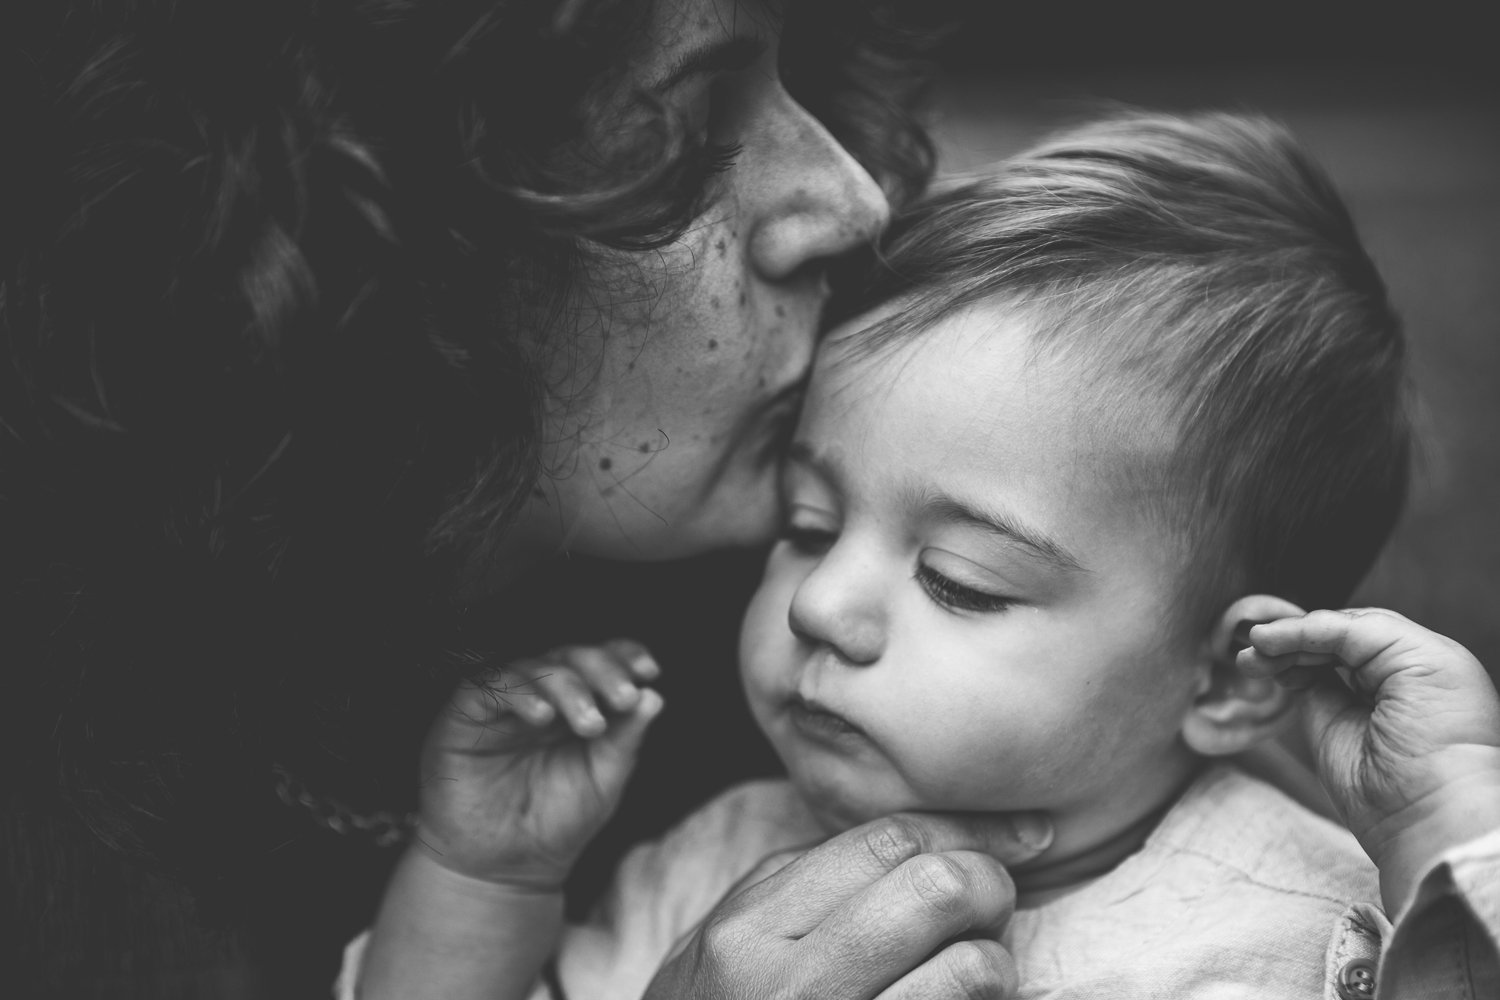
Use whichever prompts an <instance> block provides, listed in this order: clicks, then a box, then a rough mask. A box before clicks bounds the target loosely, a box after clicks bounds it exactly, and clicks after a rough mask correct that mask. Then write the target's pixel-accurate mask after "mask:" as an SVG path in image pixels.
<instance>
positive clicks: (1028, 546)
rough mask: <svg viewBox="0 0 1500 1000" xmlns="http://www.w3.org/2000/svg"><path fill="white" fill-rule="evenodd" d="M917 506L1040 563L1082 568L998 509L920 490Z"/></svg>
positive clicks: (1059, 547) (1042, 536)
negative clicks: (989, 536)
mask: <svg viewBox="0 0 1500 1000" xmlns="http://www.w3.org/2000/svg"><path fill="white" fill-rule="evenodd" d="M916 500H917V504H916V505H917V506H919V507H920V508H921V509H922V511H923V512H924V513H926V514H927V515H928V516H930V517H935V518H937V519H939V520H943V521H949V522H955V523H958V524H965V525H972V526H973V527H976V528H981V529H983V530H985V531H988V532H990V533H991V534H995V535H1000V536H1001V537H1003V538H1005V539H1006V540H1007V541H1009V542H1012V543H1013V544H1015V545H1019V546H1020V547H1021V548H1022V549H1024V550H1025V551H1026V552H1028V553H1029V554H1031V555H1033V556H1036V557H1037V558H1038V559H1041V560H1042V561H1043V562H1047V563H1051V564H1052V565H1053V566H1055V567H1057V568H1058V569H1061V570H1068V571H1078V570H1082V569H1083V563H1081V562H1079V561H1078V559H1077V558H1076V557H1075V556H1074V555H1073V554H1072V553H1071V552H1069V551H1068V550H1067V549H1065V548H1063V547H1062V545H1061V543H1059V542H1057V541H1056V540H1055V539H1053V538H1050V537H1049V536H1048V535H1046V534H1045V533H1044V532H1041V531H1037V530H1036V529H1034V528H1028V527H1027V526H1026V525H1024V524H1022V523H1021V522H1019V521H1017V520H1016V519H1015V518H1013V517H1010V516H1008V515H1006V514H1005V513H1003V512H1001V511H998V510H986V509H983V508H981V507H977V506H975V505H973V504H970V503H967V502H965V501H963V500H960V499H958V498H957V497H953V496H949V495H947V494H945V493H943V494H930V493H920V494H918V496H917V497H916Z"/></svg>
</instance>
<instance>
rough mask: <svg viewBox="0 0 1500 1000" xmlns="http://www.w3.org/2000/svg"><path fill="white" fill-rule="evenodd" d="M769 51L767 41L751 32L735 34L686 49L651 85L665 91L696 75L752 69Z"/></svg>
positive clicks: (655, 89)
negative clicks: (752, 34) (731, 36)
mask: <svg viewBox="0 0 1500 1000" xmlns="http://www.w3.org/2000/svg"><path fill="white" fill-rule="evenodd" d="M765 52H766V42H765V40H764V39H762V38H756V37H754V36H751V35H735V36H734V37H733V38H725V39H721V40H719V41H717V42H711V43H708V44H705V45H700V46H696V47H694V48H691V49H689V50H688V51H686V52H684V53H683V54H682V56H681V57H679V58H678V59H677V60H676V61H675V62H674V63H673V64H672V68H671V69H669V70H667V72H666V73H665V74H664V75H663V76H662V78H661V79H660V80H658V81H657V82H656V83H654V84H652V85H651V90H652V91H653V92H655V93H658V94H664V93H666V92H667V91H669V90H672V89H673V88H674V87H678V86H681V85H682V83H683V82H684V81H686V80H688V79H691V78H692V77H696V76H712V75H713V74H715V73H733V72H736V71H738V70H742V69H749V68H750V67H751V66H753V65H754V64H755V61H756V60H757V59H759V58H760V57H761V56H763V55H765Z"/></svg>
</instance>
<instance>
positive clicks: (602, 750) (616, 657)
mask: <svg viewBox="0 0 1500 1000" xmlns="http://www.w3.org/2000/svg"><path fill="white" fill-rule="evenodd" d="M658 673H659V670H658V668H657V665H656V662H655V661H654V660H653V659H652V658H651V656H650V654H649V653H647V652H646V650H645V648H644V647H642V646H641V645H640V644H638V643H635V642H631V641H628V640H624V639H617V640H614V641H611V642H607V643H604V644H602V645H599V646H569V647H565V648H562V649H558V650H554V651H553V652H551V653H549V654H547V655H546V656H544V657H540V658H537V659H530V660H521V661H518V662H515V663H511V664H507V665H506V666H505V667H504V668H501V669H498V670H494V671H491V672H490V673H488V674H486V675H485V676H484V677H482V678H481V679H480V680H478V681H475V682H469V683H465V684H463V685H460V687H459V689H458V691H457V692H456V693H455V694H454V696H453V698H452V700H451V701H450V702H449V704H448V705H447V706H446V707H445V708H444V710H443V711H442V712H441V713H439V715H438V718H437V720H436V721H435V722H434V723H433V726H432V730H431V732H430V733H429V734H428V737H427V743H426V745H425V747H424V748H423V752H422V789H421V813H420V825H419V827H418V830H417V847H418V848H419V849H422V850H425V851H427V852H428V853H429V854H430V855H431V856H432V857H433V859H434V860H436V861H437V862H438V863H439V864H440V865H442V866H443V867H445V868H448V869H450V870H452V871H455V872H458V873H459V874H462V875H467V876H469V877H471V878H476V879H481V880H484V881H487V882H494V883H505V884H512V885H517V886H523V887H526V888H535V889H544V890H552V889H557V888H560V887H561V885H562V883H563V881H564V880H565V879H566V878H567V875H568V873H569V871H570V870H571V868H572V866H573V863H574V862H575V861H576V860H577V858H578V855H579V853H581V852H582V850H583V848H584V846H585V845H586V844H587V843H588V841H589V839H590V838H591V837H593V836H594V834H596V833H598V831H599V829H600V827H602V826H603V825H604V822H605V821H606V820H607V819H608V818H609V816H610V814H611V813H612V812H613V811H614V809H615V807H616V806H617V805H618V804H619V800H620V793H621V792H622V791H623V789H624V786H625V781H626V779H627V778H628V777H629V776H630V772H631V769H632V768H633V767H634V766H635V755H636V751H637V749H638V748H639V747H640V744H641V740H642V738H643V737H644V736H645V732H646V728H647V726H648V725H649V724H650V722H651V720H652V719H654V718H655V717H656V715H657V714H658V713H659V712H660V711H661V706H662V701H661V696H660V695H659V694H657V693H656V692H655V691H653V690H650V689H649V688H644V689H643V688H641V687H640V686H639V685H640V684H642V683H644V682H647V681H651V680H654V679H655V678H656V677H657V675H658Z"/></svg>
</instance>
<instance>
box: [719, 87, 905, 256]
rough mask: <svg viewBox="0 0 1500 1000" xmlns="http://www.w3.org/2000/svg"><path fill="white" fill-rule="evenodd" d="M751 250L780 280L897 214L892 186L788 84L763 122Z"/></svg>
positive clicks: (865, 238)
mask: <svg viewBox="0 0 1500 1000" xmlns="http://www.w3.org/2000/svg"><path fill="white" fill-rule="evenodd" d="M760 133H761V134H760V135H759V137H758V139H759V142H757V143H756V144H757V145H759V146H761V148H760V149H759V150H757V152H758V153H759V154H760V155H757V156H756V157H755V160H756V164H755V167H754V170H753V173H752V174H751V177H752V178H753V179H752V180H751V181H750V184H751V185H752V186H753V190H752V191H750V192H747V194H749V195H750V196H751V197H753V198H754V199H755V202H754V209H753V210H754V211H755V213H756V216H755V218H756V221H755V223H754V225H755V228H754V230H753V231H752V232H751V234H750V258H751V260H752V262H753V263H754V265H755V267H756V269H757V270H758V271H759V272H760V274H761V275H762V276H763V277H765V278H767V279H769V280H772V281H779V280H783V279H785V278H788V277H790V276H791V275H793V274H795V273H796V272H797V271H798V270H799V269H801V268H802V267H803V266H804V265H806V264H808V263H809V262H811V261H815V260H819V259H822V258H827V257H835V256H837V255H839V254H841V253H844V252H845V251H847V250H850V249H853V248H854V247H856V246H859V245H861V244H864V243H868V242H870V241H871V240H873V239H874V238H875V236H876V235H877V234H878V233H879V232H880V231H881V230H882V229H884V228H885V225H886V223H887V222H888V221H890V215H891V206H890V202H889V201H887V200H886V196H885V192H884V191H882V190H881V188H880V185H879V184H877V183H876V182H875V178H873V177H871V176H870V174H869V172H868V171H866V170H865V168H864V167H862V166H860V165H859V162H858V161H857V160H855V159H854V157H853V156H851V155H850V154H849V151H848V150H846V149H845V148H844V147H843V146H841V145H839V143H838V140H836V139H835V138H834V137H833V136H832V135H831V134H830V133H829V132H828V130H827V129H826V128H824V127H823V124H822V123H821V122H819V121H818V120H817V119H816V118H814V117H813V116H812V115H811V114H809V113H808V112H807V110H806V109H805V108H803V107H802V106H801V105H800V104H797V103H796V102H795V101H794V100H792V98H791V96H790V95H789V94H786V93H785V92H782V93H781V94H780V95H779V97H778V99H777V100H776V101H774V102H773V104H772V108H771V110H770V111H769V112H768V113H767V114H766V115H765V117H764V120H763V122H762V124H761V127H760Z"/></svg>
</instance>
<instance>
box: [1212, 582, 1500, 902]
mask: <svg viewBox="0 0 1500 1000" xmlns="http://www.w3.org/2000/svg"><path fill="white" fill-rule="evenodd" d="M1249 639H1250V643H1251V645H1250V647H1249V648H1246V649H1244V650H1241V651H1240V654H1239V661H1238V665H1239V668H1240V669H1241V670H1243V671H1244V672H1245V673H1247V674H1250V675H1253V676H1260V677H1274V678H1276V680H1277V681H1278V682H1280V683H1282V684H1284V685H1286V686H1288V687H1294V688H1305V689H1306V690H1307V694H1306V697H1305V701H1304V704H1303V719H1304V723H1305V726H1306V730H1307V737H1308V740H1309V743H1310V745H1311V746H1313V747H1314V748H1315V749H1316V753H1317V769H1318V776H1319V778H1320V779H1321V780H1322V782H1323V786H1324V788H1325V789H1326V790H1327V792H1328V795H1329V797H1330V798H1331V799H1332V801H1333V804H1334V806H1335V808H1337V809H1338V810H1339V813H1340V815H1341V816H1342V817H1343V818H1344V821H1345V822H1346V823H1347V824H1348V826H1349V829H1350V830H1351V831H1353V833H1354V835H1355V836H1356V837H1358V838H1359V841H1360V843H1361V845H1363V846H1364V848H1365V851H1366V852H1367V853H1368V854H1369V855H1370V857H1371V858H1372V859H1373V860H1374V861H1375V863H1376V864H1377V865H1379V866H1380V869H1381V884H1382V894H1383V895H1384V896H1385V900H1386V905H1387V907H1388V908H1389V909H1390V911H1391V912H1392V915H1393V916H1394V912H1395V909H1396V907H1398V906H1399V905H1400V904H1402V903H1404V902H1405V901H1406V895H1407V892H1408V891H1409V890H1410V889H1411V888H1412V884H1413V882H1414V880H1415V879H1416V878H1418V877H1420V875H1421V874H1422V870H1423V869H1425V868H1426V867H1427V865H1428V864H1430V862H1431V861H1432V860H1434V859H1435V858H1436V856H1437V855H1438V854H1439V853H1441V852H1442V851H1443V850H1445V849H1447V848H1449V847H1452V846H1456V844H1457V843H1461V842H1462V841H1464V840H1467V839H1469V838H1470V837H1473V836H1477V835H1478V834H1480V833H1483V832H1486V830H1488V829H1493V828H1494V827H1495V826H1500V695H1497V694H1496V691H1495V686H1494V684H1493V683H1492V682H1491V681H1490V678H1489V676H1488V675H1487V674H1486V673H1485V670H1484V667H1483V666H1481V665H1480V663H1479V661H1478V660H1476V659H1475V658H1474V657H1473V655H1471V654H1470V653H1469V651H1468V650H1467V649H1465V648H1464V647H1463V646H1460V645H1459V644H1458V643H1456V642H1454V641H1453V640H1451V639H1448V638H1446V637H1444V636H1441V635H1438V634H1437V633H1435V632H1432V631H1431V630H1429V629H1425V628H1423V627H1422V626H1420V625H1417V624H1416V623H1415V622H1412V621H1410V620H1408V619H1406V618H1403V617H1402V616H1401V615H1398V614H1396V613H1395V612H1392V611H1385V610H1381V609H1378V608H1362V609H1356V610H1349V611H1314V612H1312V613H1311V614H1307V615H1303V616H1301V617H1300V618H1283V619H1281V620H1279V621H1274V622H1267V623H1265V624H1262V625H1257V626H1255V627H1254V628H1252V629H1250V634H1249ZM1335 671H1337V674H1336V673H1335ZM1337 675H1342V676H1343V677H1345V678H1347V681H1348V683H1347V684H1346V683H1343V682H1341V681H1340V680H1339V679H1338V676H1337Z"/></svg>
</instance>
